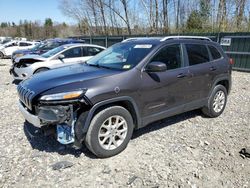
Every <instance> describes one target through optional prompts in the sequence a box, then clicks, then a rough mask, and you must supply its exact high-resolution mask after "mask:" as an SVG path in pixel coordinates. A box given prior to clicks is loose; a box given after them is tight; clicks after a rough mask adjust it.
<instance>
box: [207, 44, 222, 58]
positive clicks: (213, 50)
mask: <svg viewBox="0 0 250 188" xmlns="http://www.w3.org/2000/svg"><path fill="white" fill-rule="evenodd" d="M208 48H209V50H210V53H211V55H212V57H213V59H214V60H215V59H220V58H221V54H220V52H219V51H218V50H217V49H216V48H215V47H214V46H208Z"/></svg>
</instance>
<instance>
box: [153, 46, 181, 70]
mask: <svg viewBox="0 0 250 188" xmlns="http://www.w3.org/2000/svg"><path fill="white" fill-rule="evenodd" d="M152 61H160V62H162V63H165V64H166V66H167V70H171V69H177V68H180V67H181V51H180V45H179V44H175V45H171V46H166V47H163V48H162V49H161V50H160V51H159V52H158V53H157V54H156V56H154V57H153V59H152V60H151V62H152Z"/></svg>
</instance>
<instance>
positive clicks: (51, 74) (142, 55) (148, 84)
mask: <svg viewBox="0 0 250 188" xmlns="http://www.w3.org/2000/svg"><path fill="white" fill-rule="evenodd" d="M231 67H232V60H231V59H229V58H228V57H227V55H226V54H225V53H224V52H223V50H222V48H221V47H220V46H219V44H217V43H215V42H212V41H211V40H210V39H209V38H206V37H190V36H182V37H180V36H176V37H174V36H172V37H165V38H131V39H127V40H125V41H123V42H121V43H118V44H115V45H113V46H111V47H110V48H108V49H107V50H104V51H103V52H101V53H99V54H98V55H96V56H95V57H93V58H92V59H90V60H89V61H87V62H86V63H82V64H77V65H72V66H67V67H64V68H58V69H55V70H49V71H47V72H44V73H39V74H37V75H34V76H33V77H32V78H30V79H27V80H26V81H23V82H21V83H20V84H19V86H18V88H17V89H18V93H19V98H20V100H19V108H20V111H21V112H22V114H23V116H24V117H25V119H26V120H27V121H28V122H30V123H32V124H33V125H34V126H37V127H39V128H42V129H46V130H48V129H53V130H54V132H55V135H56V137H57V140H58V141H59V142H60V143H61V144H72V145H75V146H78V147H80V146H82V143H85V144H86V146H87V147H88V148H89V150H90V151H92V152H93V153H94V154H95V155H96V156H98V157H110V156H113V155H116V154H118V153H120V152H121V151H123V150H124V149H125V148H126V146H127V144H128V142H129V140H130V138H131V136H132V133H133V130H134V129H138V128H141V127H144V126H146V125H148V124H149V123H151V122H154V121H157V120H160V119H162V118H166V117H169V116H173V115H176V114H180V113H183V112H186V111H190V110H194V109H202V111H203V112H204V114H205V115H207V116H209V117H217V116H219V115H220V114H221V113H222V112H223V110H224V108H225V106H226V102H227V95H228V94H229V91H230V88H231ZM50 132H53V131H50Z"/></svg>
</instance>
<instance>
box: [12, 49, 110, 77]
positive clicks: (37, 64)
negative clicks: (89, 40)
mask: <svg viewBox="0 0 250 188" xmlns="http://www.w3.org/2000/svg"><path fill="white" fill-rule="evenodd" d="M104 49H105V48H104V47H102V46H98V45H92V44H65V45H62V46H59V47H57V48H54V49H52V50H50V51H48V52H46V53H44V54H42V55H25V56H23V57H21V58H17V59H16V60H15V62H14V64H13V67H12V68H11V70H10V73H11V74H12V76H13V77H14V79H16V80H24V79H27V78H29V77H30V76H32V75H33V74H36V73H39V72H42V71H46V70H49V69H54V68H58V67H63V66H67V65H71V64H76V63H83V62H85V61H87V60H89V59H90V58H91V57H93V56H94V55H96V54H98V53H99V52H101V51H103V50H104Z"/></svg>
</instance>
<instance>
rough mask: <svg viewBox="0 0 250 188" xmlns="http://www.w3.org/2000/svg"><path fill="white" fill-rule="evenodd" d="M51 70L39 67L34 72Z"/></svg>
mask: <svg viewBox="0 0 250 188" xmlns="http://www.w3.org/2000/svg"><path fill="white" fill-rule="evenodd" d="M47 70H49V69H48V68H40V69H37V70H36V71H35V72H34V74H37V73H40V72H44V71H47Z"/></svg>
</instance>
